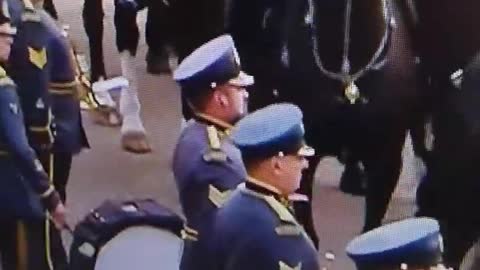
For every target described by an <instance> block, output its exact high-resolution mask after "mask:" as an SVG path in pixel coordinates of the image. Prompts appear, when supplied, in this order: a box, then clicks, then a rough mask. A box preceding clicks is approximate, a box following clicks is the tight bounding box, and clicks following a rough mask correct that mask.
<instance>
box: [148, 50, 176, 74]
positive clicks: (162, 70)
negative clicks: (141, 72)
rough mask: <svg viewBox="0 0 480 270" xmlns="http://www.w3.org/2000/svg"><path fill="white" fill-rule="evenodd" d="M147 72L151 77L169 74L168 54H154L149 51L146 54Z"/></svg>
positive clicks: (170, 70)
mask: <svg viewBox="0 0 480 270" xmlns="http://www.w3.org/2000/svg"><path fill="white" fill-rule="evenodd" d="M146 60H147V72H148V73H150V74H153V75H161V74H170V73H172V69H171V68H170V61H169V56H168V53H166V52H163V53H161V54H155V53H153V52H151V51H150V50H149V51H148V52H147V57H146Z"/></svg>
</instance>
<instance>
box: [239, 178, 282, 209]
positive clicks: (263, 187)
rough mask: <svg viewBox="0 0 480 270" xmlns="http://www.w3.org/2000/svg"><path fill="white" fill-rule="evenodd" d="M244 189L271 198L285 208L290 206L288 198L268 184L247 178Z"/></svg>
mask: <svg viewBox="0 0 480 270" xmlns="http://www.w3.org/2000/svg"><path fill="white" fill-rule="evenodd" d="M245 187H246V188H248V189H250V190H252V191H255V192H258V193H261V194H263V195H267V196H272V197H274V198H275V199H276V200H277V201H278V202H280V203H281V204H283V205H284V206H285V207H287V208H288V207H289V206H290V201H289V200H288V196H285V195H283V194H282V193H281V192H280V190H279V189H278V188H276V187H274V186H272V185H270V184H267V183H265V182H262V181H260V180H258V179H255V178H253V177H251V176H247V181H246V182H245Z"/></svg>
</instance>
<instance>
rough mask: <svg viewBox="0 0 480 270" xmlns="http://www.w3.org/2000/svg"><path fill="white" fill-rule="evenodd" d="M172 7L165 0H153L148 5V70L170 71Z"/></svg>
mask: <svg viewBox="0 0 480 270" xmlns="http://www.w3.org/2000/svg"><path fill="white" fill-rule="evenodd" d="M169 12H170V8H169V7H168V6H166V5H165V3H164V2H163V1H151V3H150V4H149V6H148V14H147V23H146V27H145V39H146V41H147V45H148V53H147V59H146V60H147V72H148V73H151V74H162V73H170V72H171V69H170V63H169V53H168V51H167V43H168V40H169V38H170V32H169V31H171V30H170V27H169V23H171V22H170V19H171V18H170V16H169V15H168V14H169Z"/></svg>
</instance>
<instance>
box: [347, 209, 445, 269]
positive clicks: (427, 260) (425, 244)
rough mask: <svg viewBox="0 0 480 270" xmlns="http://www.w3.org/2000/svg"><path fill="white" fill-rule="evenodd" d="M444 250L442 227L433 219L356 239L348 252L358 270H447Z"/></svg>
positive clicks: (409, 221)
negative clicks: (443, 258)
mask: <svg viewBox="0 0 480 270" xmlns="http://www.w3.org/2000/svg"><path fill="white" fill-rule="evenodd" d="M442 250H443V242H442V237H441V235H440V226H439V224H438V222H437V221H436V220H434V219H431V218H408V219H405V220H402V221H398V222H394V223H391V224H388V225H384V226H382V227H379V228H377V229H374V230H372V231H369V232H366V233H364V234H362V235H360V236H357V237H355V238H354V239H353V240H352V241H350V243H348V245H347V248H346V252H347V255H348V256H349V257H350V258H351V259H352V260H353V261H354V262H355V264H356V266H357V269H359V270H400V269H402V270H406V269H413V270H446V268H444V266H443V265H441V261H442ZM431 267H432V268H431Z"/></svg>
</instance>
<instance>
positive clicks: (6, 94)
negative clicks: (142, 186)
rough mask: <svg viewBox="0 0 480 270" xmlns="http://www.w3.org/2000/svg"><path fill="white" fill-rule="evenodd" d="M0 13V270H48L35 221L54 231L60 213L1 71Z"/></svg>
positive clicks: (6, 28)
mask: <svg viewBox="0 0 480 270" xmlns="http://www.w3.org/2000/svg"><path fill="white" fill-rule="evenodd" d="M0 2H1V6H2V7H3V9H2V12H1V14H0V61H1V62H2V64H1V67H0V172H1V178H0V185H1V188H0V212H1V213H2V215H1V216H0V239H1V241H0V255H1V258H2V259H1V265H2V268H3V269H4V270H14V269H28V270H33V269H49V268H47V265H46V262H45V258H46V256H47V252H46V249H45V247H46V245H45V244H46V243H45V242H46V241H48V240H46V239H45V237H44V234H43V233H44V231H43V228H42V227H41V226H37V225H38V222H44V221H45V218H46V216H45V211H44V210H45V209H47V210H48V211H49V212H50V217H51V218H52V220H53V221H54V222H55V225H56V226H58V227H59V228H60V227H62V226H64V224H65V208H64V206H63V204H62V203H61V201H60V198H59V194H58V193H57V192H56V191H55V189H54V187H53V185H52V184H51V182H50V180H49V176H48V175H47V173H46V172H45V171H44V169H43V166H42V164H41V162H40V161H39V159H38V158H37V156H36V153H35V151H34V150H33V149H32V148H31V147H30V146H29V143H28V139H27V135H26V129H25V124H24V114H23V111H22V107H21V105H20V101H19V97H18V95H17V87H16V85H15V84H14V82H13V80H11V79H10V78H9V77H8V75H7V73H6V71H5V69H4V68H3V66H4V64H5V61H6V60H7V58H8V55H9V52H10V46H11V43H12V41H13V40H12V37H13V35H14V31H12V28H11V26H10V23H9V22H10V19H9V17H8V14H9V12H8V7H7V2H6V0H2V1H0Z"/></svg>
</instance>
